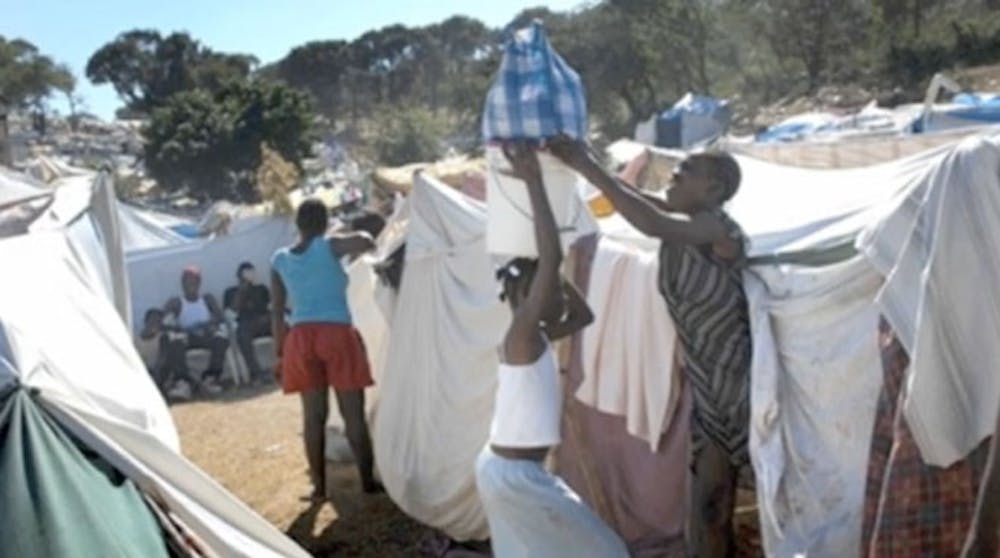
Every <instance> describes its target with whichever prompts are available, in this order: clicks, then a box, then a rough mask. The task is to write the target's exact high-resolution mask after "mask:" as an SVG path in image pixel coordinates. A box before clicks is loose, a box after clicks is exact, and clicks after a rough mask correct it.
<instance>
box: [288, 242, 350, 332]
mask: <svg viewBox="0 0 1000 558" xmlns="http://www.w3.org/2000/svg"><path fill="white" fill-rule="evenodd" d="M271 267H272V268H273V269H274V270H275V271H276V272H277V273H278V275H279V276H280V277H281V281H282V282H283V283H284V284H285V290H286V291H287V293H288V304H289V306H290V307H291V311H292V313H291V317H290V319H289V323H290V324H291V325H293V326H294V325H298V324H301V323H307V322H321V323H336V324H347V325H350V324H351V310H350V308H348V306H347V273H345V272H344V267H343V266H342V265H341V264H340V261H339V260H338V259H337V258H335V257H334V255H333V250H332V249H331V248H330V243H329V242H328V241H327V239H325V238H323V237H316V238H314V239H313V240H312V241H311V242H310V243H309V246H307V247H306V249H305V250H304V251H303V252H302V253H301V254H296V253H294V252H292V251H291V249H290V248H282V249H280V250H278V251H277V252H275V253H274V257H273V258H271Z"/></svg>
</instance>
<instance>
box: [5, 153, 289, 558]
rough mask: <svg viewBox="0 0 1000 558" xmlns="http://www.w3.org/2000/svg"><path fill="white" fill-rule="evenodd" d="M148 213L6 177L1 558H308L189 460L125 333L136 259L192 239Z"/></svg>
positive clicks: (87, 191) (105, 195)
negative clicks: (131, 259)
mask: <svg viewBox="0 0 1000 558" xmlns="http://www.w3.org/2000/svg"><path fill="white" fill-rule="evenodd" d="M146 217H149V215H146V214H145V213H144V212H141V211H139V210H137V209H135V208H130V207H128V206H124V205H123V204H121V203H120V202H118V201H117V200H116V198H115V195H114V189H113V186H112V183H111V180H110V179H109V178H108V177H107V176H106V175H103V174H96V173H92V172H88V171H84V170H80V169H74V172H72V173H69V174H67V175H64V176H61V177H59V178H57V179H56V180H54V181H53V182H52V183H50V184H45V183H39V182H34V181H32V180H31V179H30V178H29V177H27V176H25V175H18V174H15V173H11V172H7V171H3V173H2V174H0V221H3V222H4V225H5V226H4V231H5V234H4V238H2V239H0V257H2V258H4V261H6V262H7V270H8V272H7V274H6V276H7V277H6V278H5V280H4V283H3V289H0V475H2V477H3V479H4V481H3V485H2V486H3V489H2V490H0V517H2V519H3V521H2V527H0V539H2V540H3V541H4V542H3V545H4V551H5V553H10V554H11V555H16V556H68V555H94V556H98V555H99V556H109V555H113V556H135V555H143V556H165V555H206V556H212V555H218V556H307V554H306V553H305V552H304V551H303V550H302V549H301V548H300V547H299V546H298V545H296V544H295V543H294V542H292V541H291V540H290V539H288V538H287V537H286V536H285V535H284V534H283V533H281V532H280V531H278V530H277V529H275V527H274V526H272V525H271V524H269V523H268V522H267V521H265V520H264V519H263V518H261V517H260V516H258V515H257V514H256V513H254V512H253V511H252V510H250V509H249V508H248V507H247V506H245V505H244V504H243V503H242V502H240V501H239V500H237V499H236V498H235V497H234V496H233V495H232V494H230V493H229V492H228V491H226V489H224V488H223V487H222V486H220V485H219V484H218V483H217V482H216V481H214V480H213V479H211V478H210V477H209V476H208V475H206V474H205V473H204V472H202V471H201V470H199V469H198V468H197V467H196V466H195V465H194V464H192V463H191V462H190V461H188V460H187V459H185V458H184V457H183V455H182V454H181V450H180V441H179V439H178V435H177V430H176V428H175V427H174V423H173V420H172V418H171V416H170V413H169V411H168V409H167V406H166V403H165V402H164V400H163V398H162V397H161V396H160V394H159V392H158V391H157V389H156V387H155V386H154V385H153V383H152V381H151V380H150V378H149V375H148V373H147V372H146V370H145V367H144V365H143V363H142V361H141V360H140V358H139V356H138V354H137V353H136V351H135V349H134V347H133V345H132V332H131V331H130V328H129V326H128V325H127V324H128V323H129V322H130V321H131V320H132V318H133V316H132V311H131V307H132V305H133V300H132V297H131V294H130V290H131V289H130V286H129V285H130V281H129V280H130V276H129V273H128V272H127V267H128V266H127V264H126V259H127V255H128V254H129V253H131V252H132V248H134V247H136V246H140V247H141V248H140V249H153V248H151V246H150V245H151V244H158V245H159V246H160V248H159V249H170V247H171V246H178V245H181V244H182V241H181V239H180V238H174V237H172V236H171V235H169V234H166V233H165V232H163V231H161V230H158V229H155V228H154V227H153V223H151V222H150V221H149V220H147V219H146ZM151 231H152V232H151ZM133 243H134V244H133ZM133 284H134V282H133Z"/></svg>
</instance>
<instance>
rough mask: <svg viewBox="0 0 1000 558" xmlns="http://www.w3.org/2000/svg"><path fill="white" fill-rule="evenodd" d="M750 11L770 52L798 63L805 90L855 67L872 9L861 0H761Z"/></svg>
mask: <svg viewBox="0 0 1000 558" xmlns="http://www.w3.org/2000/svg"><path fill="white" fill-rule="evenodd" d="M755 14H756V16H757V17H758V18H759V19H758V21H759V22H760V24H759V25H760V30H761V32H762V35H763V36H764V37H766V38H767V40H768V42H769V43H770V45H771V48H772V49H773V50H774V53H775V54H776V55H777V56H778V58H779V59H783V60H791V61H794V62H796V63H797V65H798V67H799V68H801V71H802V72H803V73H804V74H805V78H806V86H807V89H808V91H810V92H812V91H815V90H816V89H817V88H818V87H819V86H820V85H822V84H823V83H826V82H829V81H831V80H832V78H834V77H836V75H837V74H843V73H845V72H846V73H850V72H851V71H852V69H854V68H855V67H856V64H857V61H858V57H857V54H858V51H859V49H860V48H863V47H864V45H865V43H866V39H867V38H866V35H867V32H868V30H869V23H870V15H871V14H870V11H869V10H867V9H866V7H865V4H864V3H863V2H862V1H861V0H760V1H759V2H758V3H757V9H756V10H755Z"/></svg>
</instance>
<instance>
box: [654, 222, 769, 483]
mask: <svg viewBox="0 0 1000 558" xmlns="http://www.w3.org/2000/svg"><path fill="white" fill-rule="evenodd" d="M717 216H718V217H719V218H720V219H722V222H723V223H724V224H725V226H726V228H727V229H728V230H729V231H730V236H731V238H733V239H734V240H737V241H739V242H740V243H742V244H743V245H744V248H745V246H746V238H745V236H744V235H743V232H742V230H741V229H740V227H739V225H737V224H736V222H735V221H733V220H732V219H730V218H729V216H728V215H726V214H725V212H723V211H722V210H718V211H717ZM745 252H746V250H744V253H745ZM742 267H743V262H742V261H738V262H727V261H723V260H722V259H720V258H719V257H718V256H716V255H715V253H714V252H713V251H712V249H711V247H708V246H691V245H678V244H668V243H666V242H665V243H663V246H662V247H661V248H660V293H661V294H662V295H663V298H664V299H665V300H666V302H667V308H668V309H669V310H670V315H671V316H672V317H673V319H674V323H675V325H676V327H677V335H678V337H679V338H680V342H681V346H682V347H683V349H684V370H685V373H686V374H687V377H688V379H690V380H691V386H692V388H693V393H694V424H693V425H692V432H693V434H694V437H693V443H694V451H695V452H697V451H699V449H700V447H703V444H704V439H703V436H707V437H708V439H710V440H712V441H713V442H715V443H716V444H718V445H720V446H721V447H722V448H724V449H725V450H726V452H727V453H728V454H729V456H730V461H731V462H732V464H733V465H734V466H736V467H740V468H741V469H744V470H746V471H749V462H750V456H749V452H748V448H747V440H748V436H749V429H750V357H751V340H750V322H749V314H748V310H747V299H746V293H745V292H744V291H743V276H742V270H741V268H742Z"/></svg>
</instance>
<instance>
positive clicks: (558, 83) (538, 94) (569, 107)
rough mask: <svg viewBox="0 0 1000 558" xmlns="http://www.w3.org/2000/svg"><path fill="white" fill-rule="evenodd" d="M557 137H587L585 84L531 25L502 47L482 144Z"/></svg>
mask: <svg viewBox="0 0 1000 558" xmlns="http://www.w3.org/2000/svg"><path fill="white" fill-rule="evenodd" d="M559 133H565V134H567V135H569V136H571V137H573V138H576V139H585V138H586V137H587V101H586V99H585V98H584V92H583V82H582V81H581V80H580V76H579V75H577V73H576V72H575V71H573V69H572V68H570V67H569V65H568V64H566V62H565V61H564V60H563V59H562V57H560V56H559V55H558V54H556V52H555V50H553V49H552V46H551V45H549V40H548V38H547V37H546V36H545V29H544V28H543V27H542V24H541V23H540V22H538V21H535V22H534V23H532V24H531V26H530V27H527V28H525V29H522V30H520V31H518V32H517V33H514V34H513V35H512V36H511V37H510V39H509V40H508V41H507V44H506V45H505V47H504V56H503V60H502V61H501V62H500V71H499V73H498V74H497V77H496V81H494V82H493V85H492V86H491V87H490V90H489V92H488V93H487V95H486V107H485V109H484V111H483V139H484V140H485V141H487V142H489V141H493V140H508V139H544V138H550V137H553V136H556V135H558V134H559Z"/></svg>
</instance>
